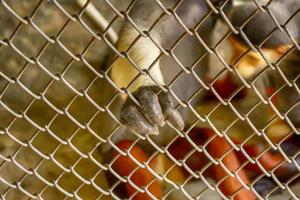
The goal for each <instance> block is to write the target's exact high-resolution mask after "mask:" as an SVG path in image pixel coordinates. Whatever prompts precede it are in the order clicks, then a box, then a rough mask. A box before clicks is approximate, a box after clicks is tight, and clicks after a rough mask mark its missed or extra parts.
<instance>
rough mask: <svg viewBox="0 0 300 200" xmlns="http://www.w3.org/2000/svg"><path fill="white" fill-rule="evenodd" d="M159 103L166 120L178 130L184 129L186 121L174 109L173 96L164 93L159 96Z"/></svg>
mask: <svg viewBox="0 0 300 200" xmlns="http://www.w3.org/2000/svg"><path fill="white" fill-rule="evenodd" d="M159 102H160V105H161V108H162V112H163V114H164V115H165V118H166V119H167V120H168V121H169V122H170V123H171V124H172V125H173V126H174V127H175V128H177V129H178V130H180V131H182V130H183V129H184V121H183V119H182V117H181V115H180V113H179V112H178V111H177V110H176V109H175V108H174V104H173V100H172V97H171V95H169V94H166V93H163V94H160V96H159Z"/></svg>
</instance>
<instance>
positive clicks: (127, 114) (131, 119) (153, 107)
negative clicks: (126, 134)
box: [121, 86, 184, 135]
mask: <svg viewBox="0 0 300 200" xmlns="http://www.w3.org/2000/svg"><path fill="white" fill-rule="evenodd" d="M158 92H159V88H158V87H156V86H141V87H139V88H138V89H137V91H136V92H134V93H133V97H134V98H135V99H136V100H137V102H134V101H133V100H132V99H131V98H130V97H128V98H127V100H126V102H125V104H124V106H123V108H122V110H121V122H122V123H123V124H124V125H126V126H127V127H128V128H129V129H131V130H133V131H135V132H136V133H139V134H141V135H146V134H158V126H163V125H164V124H165V120H167V121H168V122H170V123H171V124H172V126H174V127H175V128H176V129H178V130H180V131H181V130H183V128H184V121H183V120H182V117H181V116H180V114H179V112H178V111H177V110H176V109H175V108H174V104H173V100H172V97H171V95H170V94H168V93H164V92H161V93H159V94H157V93H158ZM138 104H139V105H138Z"/></svg>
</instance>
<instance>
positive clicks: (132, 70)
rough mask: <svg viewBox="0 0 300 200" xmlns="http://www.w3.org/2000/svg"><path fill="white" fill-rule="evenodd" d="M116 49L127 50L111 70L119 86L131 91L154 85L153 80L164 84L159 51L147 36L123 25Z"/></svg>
mask: <svg viewBox="0 0 300 200" xmlns="http://www.w3.org/2000/svg"><path fill="white" fill-rule="evenodd" d="M118 50H119V51H120V52H127V56H125V57H124V58H122V57H118V58H117V60H116V61H115V62H114V64H113V66H112V70H111V77H112V79H113V81H114V82H115V84H116V85H117V86H118V87H119V88H122V87H126V88H127V87H128V89H129V91H131V92H132V91H135V90H136V89H137V88H138V87H139V86H142V85H143V86H145V85H147V86H149V85H154V84H155V82H158V83H160V84H164V81H163V77H162V74H161V71H160V67H159V61H158V58H159V55H160V53H161V52H160V50H159V48H158V47H157V46H156V45H155V44H154V43H153V42H152V41H151V39H150V38H149V37H143V36H140V35H139V32H138V31H137V30H136V29H134V28H133V27H130V26H129V25H125V26H124V28H123V30H122V33H121V35H120V38H119V42H118ZM150 68H151V69H150ZM143 70H144V71H148V70H149V71H148V72H149V74H150V76H151V77H150V76H149V75H147V74H142V71H143ZM136 76H138V78H137V79H135V77H136ZM152 78H153V79H154V80H155V81H153V80H152ZM133 80H134V82H133V83H131V82H132V81H133Z"/></svg>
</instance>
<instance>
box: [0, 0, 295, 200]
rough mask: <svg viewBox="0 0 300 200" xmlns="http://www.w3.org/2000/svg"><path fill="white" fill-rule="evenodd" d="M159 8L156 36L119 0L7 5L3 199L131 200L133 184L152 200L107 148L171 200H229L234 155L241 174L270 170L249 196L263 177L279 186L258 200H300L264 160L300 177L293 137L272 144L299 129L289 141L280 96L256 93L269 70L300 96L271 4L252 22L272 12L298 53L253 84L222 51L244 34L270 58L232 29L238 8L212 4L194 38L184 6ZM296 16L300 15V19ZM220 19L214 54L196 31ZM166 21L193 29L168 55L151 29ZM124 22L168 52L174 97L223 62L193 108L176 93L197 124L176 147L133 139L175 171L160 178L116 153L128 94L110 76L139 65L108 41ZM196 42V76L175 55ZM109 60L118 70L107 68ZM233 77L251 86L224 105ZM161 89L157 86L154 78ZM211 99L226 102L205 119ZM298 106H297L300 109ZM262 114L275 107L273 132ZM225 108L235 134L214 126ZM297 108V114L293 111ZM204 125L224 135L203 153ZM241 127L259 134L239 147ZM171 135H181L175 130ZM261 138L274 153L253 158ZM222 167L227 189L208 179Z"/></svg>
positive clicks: (1, 15) (2, 19)
mask: <svg viewBox="0 0 300 200" xmlns="http://www.w3.org/2000/svg"><path fill="white" fill-rule="evenodd" d="M153 1H155V2H156V4H157V6H158V8H159V9H161V11H162V15H161V16H160V17H159V18H158V19H157V20H156V21H155V22H154V24H153V25H152V26H151V27H150V29H149V30H148V31H143V30H140V29H139V27H138V26H137V25H136V24H135V22H134V21H133V20H132V19H131V17H130V15H129V12H130V11H131V9H132V7H133V6H134V4H135V3H136V2H137V1H135V0H132V1H130V0H128V1H122V2H121V3H120V2H119V1H113V0H111V1H110V0H105V1H100V2H96V1H87V4H86V6H83V7H80V8H78V7H76V4H75V2H73V1H58V0H50V1H43V0H39V1H22V2H17V1H8V0H1V1H0V24H1V25H0V61H1V64H0V65H1V67H0V116H1V117H0V198H1V199H68V198H72V199H111V198H112V199H122V197H120V196H119V194H118V193H117V192H116V191H117V189H116V188H118V187H119V186H120V185H122V184H124V183H129V184H131V185H132V186H133V187H135V189H136V190H137V191H138V192H146V193H148V194H149V195H151V193H150V192H149V191H148V188H147V186H146V187H145V188H139V187H138V186H136V185H135V183H134V182H132V180H131V179H130V176H129V177H122V176H120V175H119V174H118V173H117V172H116V171H115V169H114V168H113V167H112V166H113V164H114V162H115V160H116V159H117V158H118V157H116V158H114V159H112V158H111V159H110V160H109V159H107V158H106V155H103V152H104V151H103V149H104V148H108V149H113V150H115V151H116V152H119V153H120V155H121V154H122V155H128V156H129V157H130V158H131V159H132V160H134V162H136V164H137V166H139V167H141V168H147V169H148V170H149V171H150V172H151V173H152V174H153V176H154V177H155V179H157V180H160V181H164V182H166V184H167V185H168V188H167V189H166V191H164V192H165V193H164V199H172V193H175V194H178V193H180V194H181V195H183V197H185V198H186V199H202V198H207V199H209V198H210V197H209V194H211V192H210V191H213V192H214V193H215V194H217V195H218V196H219V197H220V198H224V199H228V198H229V197H227V196H226V195H224V194H223V192H222V190H221V189H220V188H219V186H220V184H221V183H222V181H223V180H225V179H226V178H228V177H236V178H239V176H238V175H237V173H238V171H239V170H240V169H238V170H237V171H235V172H231V171H230V170H228V169H227V168H226V166H224V164H223V163H222V159H223V158H224V157H225V156H226V155H227V154H228V153H230V152H232V151H234V150H236V151H239V152H241V153H242V154H243V155H244V156H245V157H246V158H247V159H248V160H246V161H245V162H243V163H242V165H241V168H243V167H244V166H246V165H247V164H249V163H252V164H253V163H256V164H257V165H258V166H260V168H261V170H262V173H261V175H260V176H258V177H256V178H255V179H254V180H253V181H252V183H251V184H249V185H247V184H244V183H243V181H241V183H242V184H243V186H244V187H245V188H248V189H250V190H254V188H253V187H254V184H255V183H256V182H257V181H259V179H260V178H262V177H264V176H267V177H272V178H273V179H274V181H275V187H274V189H272V190H271V191H269V192H268V194H267V195H266V196H264V197H263V196H260V195H259V194H258V193H255V194H256V195H257V198H258V199H266V198H271V197H272V196H271V195H272V194H273V193H274V192H275V191H276V190H277V189H283V190H284V191H286V192H287V193H285V195H288V197H284V198H286V199H289V198H290V199H297V198H298V195H299V193H300V191H297V190H293V188H292V187H291V183H292V182H293V181H294V180H296V179H297V178H299V175H300V173H299V172H298V173H296V174H294V176H292V177H291V178H289V180H287V181H285V182H284V183H282V182H280V181H279V180H278V179H277V178H276V174H275V171H276V169H273V170H269V171H268V170H265V169H264V168H263V167H262V165H261V164H260V161H259V159H260V157H261V155H263V153H264V152H268V151H275V152H279V153H280V154H282V155H283V157H284V162H282V163H280V164H278V166H277V168H279V167H280V166H281V165H283V164H285V163H294V164H295V166H297V169H298V171H299V166H298V163H297V161H296V158H297V156H298V154H299V152H298V153H296V154H295V155H290V154H287V152H285V151H284V150H282V148H281V146H280V145H281V144H282V143H283V142H284V141H285V140H287V138H288V136H286V137H285V138H284V139H282V140H281V141H280V142H278V143H273V142H272V141H271V140H270V139H269V138H268V135H267V133H266V130H267V128H268V127H269V126H271V125H272V124H273V123H274V121H276V119H278V118H279V119H283V120H286V121H287V123H288V124H289V126H290V127H291V132H290V133H289V134H288V135H292V134H293V133H296V134H299V131H298V129H297V128H295V127H294V126H293V124H291V122H290V121H289V119H288V117H287V113H288V112H286V113H283V112H282V111H281V110H279V109H278V108H277V107H276V105H274V103H273V101H272V99H273V96H269V97H266V96H265V95H264V94H262V92H261V90H260V88H259V87H258V86H257V83H258V82H259V80H260V79H261V78H263V77H265V74H266V73H268V71H269V70H273V71H275V72H277V73H278V74H279V76H280V77H281V78H282V80H283V84H282V85H281V86H280V87H278V88H276V90H277V91H275V92H274V93H273V95H275V94H276V93H277V92H280V91H281V90H282V89H283V88H285V87H292V88H294V89H295V90H294V92H299V91H300V90H299V86H298V85H297V79H298V75H295V77H296V78H295V79H294V80H290V79H289V78H288V77H286V76H285V74H284V73H283V72H282V69H281V68H280V64H281V62H283V61H284V60H285V58H286V56H287V55H288V54H289V53H290V52H291V51H299V44H298V42H297V40H296V39H295V38H294V37H293V35H292V34H291V33H290V32H289V31H288V29H287V28H286V27H285V25H279V23H278V22H277V21H276V18H275V17H274V16H273V14H272V11H271V10H270V9H269V7H268V4H262V3H261V2H260V1H258V0H253V3H254V4H255V5H256V6H257V10H256V11H255V12H254V13H253V15H252V16H250V18H251V17H253V16H255V14H256V13H257V12H267V13H268V14H269V15H270V17H271V18H272V20H273V21H274V24H276V25H277V26H278V29H279V30H281V31H282V32H284V33H286V34H287V35H288V36H289V37H290V39H291V41H292V42H293V46H292V47H291V48H290V50H289V51H288V52H287V53H286V55H283V56H282V58H281V60H279V61H278V62H277V63H269V62H268V61H266V62H267V63H268V67H267V68H266V69H264V70H262V72H261V73H259V74H258V75H257V76H256V77H255V78H254V79H253V80H252V81H249V80H246V79H244V78H243V77H242V76H241V75H240V74H239V72H238V71H237V70H236V69H235V68H234V65H232V64H229V63H228V61H227V60H226V59H225V58H223V55H222V52H221V50H220V49H221V46H222V45H223V43H225V42H226V41H227V39H228V37H229V36H230V35H232V34H240V35H241V36H242V37H243V38H244V39H245V41H246V43H247V44H248V45H249V50H253V51H256V52H259V53H260V54H261V56H262V57H265V56H264V52H263V51H262V50H261V47H260V46H255V45H253V44H251V41H250V40H249V39H248V38H247V37H246V36H245V35H244V34H243V29H242V27H243V26H242V27H235V26H233V25H232V24H231V21H230V19H229V18H228V16H227V15H226V14H225V12H224V10H223V8H224V6H225V5H226V4H228V3H229V1H225V2H224V5H222V6H219V7H215V6H213V4H212V3H211V2H210V1H209V0H207V1H206V2H207V3H208V5H209V6H210V9H211V10H210V12H208V14H207V16H206V17H204V18H203V19H202V20H201V21H199V22H197V26H195V27H194V28H193V29H189V28H188V27H187V26H186V25H185V24H184V22H183V21H182V20H181V19H180V18H179V17H178V16H177V13H176V9H177V7H178V6H180V4H181V3H182V1H178V3H177V4H175V5H174V6H173V7H166V6H165V5H164V4H163V3H162V2H160V1H159V0H153ZM89 3H94V4H95V5H96V7H97V8H98V9H99V10H100V12H102V14H103V16H104V17H106V18H107V22H108V25H107V26H106V27H105V29H104V30H99V28H98V27H97V26H96V25H97V24H96V25H95V24H93V23H92V22H91V20H90V19H89V14H86V13H85V12H86V9H87V8H88V6H87V5H88V4H89ZM297 13H298V11H296V13H295V15H296V14H297ZM213 14H217V15H218V17H219V18H220V19H222V21H223V23H224V24H225V26H226V27H227V32H226V33H224V35H222V36H221V37H219V39H218V41H216V42H215V44H214V45H213V47H210V46H208V45H206V43H205V41H203V40H202V39H201V37H200V36H199V35H198V33H197V30H198V28H199V27H200V26H201V24H202V23H203V22H204V21H205V20H207V18H208V17H210V16H211V15H213ZM165 15H166V16H167V15H170V16H174V18H175V19H176V21H177V22H178V24H179V25H180V26H181V27H182V29H183V30H184V32H183V34H181V35H180V36H179V38H177V40H176V42H175V43H174V44H173V45H172V46H171V47H170V49H167V50H166V49H164V48H163V47H161V46H159V44H158V43H157V42H156V41H155V39H153V38H152V36H151V30H152V29H153V28H154V27H155V24H156V23H158V22H159V21H160V20H161V18H163V16H165ZM291 17H292V16H291ZM250 18H249V20H250ZM124 22H127V23H129V24H131V25H132V27H134V28H136V29H137V31H138V33H139V36H138V37H137V38H136V39H135V40H134V41H133V43H132V46H134V43H135V42H136V41H137V40H139V38H141V37H145V38H150V39H151V41H152V42H153V44H155V45H156V46H157V47H158V48H159V49H160V51H161V54H160V55H159V57H158V58H157V59H156V60H155V62H158V61H159V60H160V58H161V57H163V56H169V57H171V58H173V59H174V61H175V62H176V63H177V64H178V65H179V66H180V67H181V69H180V71H181V72H180V73H179V74H178V75H177V76H176V77H175V78H174V79H173V80H172V81H170V83H169V84H168V85H161V84H159V83H157V82H156V83H157V84H158V86H159V87H160V88H161V89H163V90H165V91H171V92H172V90H171V89H170V88H172V86H173V84H174V83H175V82H176V81H177V79H178V77H179V76H180V74H182V73H191V74H193V75H194V76H197V75H196V72H195V69H196V66H197V64H198V63H199V62H201V60H202V59H204V57H208V56H210V57H214V58H216V60H218V62H219V63H220V64H221V66H222V67H221V68H222V69H220V71H219V72H216V73H217V74H215V75H214V76H213V77H212V80H211V82H210V83H208V82H206V81H204V80H202V79H201V77H196V78H198V79H199V81H200V83H201V87H199V90H198V91H197V92H196V93H195V94H194V95H192V96H191V97H190V98H189V99H188V100H187V101H182V100H181V99H180V97H178V96H177V94H175V93H172V96H173V97H174V98H175V99H176V100H177V101H178V108H179V107H182V108H186V109H189V110H190V111H191V112H193V113H194V116H195V118H196V119H195V120H194V122H193V123H191V124H189V126H188V128H186V129H185V130H184V131H181V132H180V131H178V130H175V132H176V135H175V136H174V137H173V138H172V139H171V140H170V143H169V144H159V143H157V142H156V141H155V140H154V139H153V138H152V137H150V136H142V135H139V134H137V133H134V134H136V135H135V136H134V137H135V140H134V143H140V142H144V143H147V144H146V145H148V146H151V148H152V149H153V151H152V154H151V157H152V158H154V157H155V156H156V155H159V154H164V155H165V156H166V157H167V158H168V159H169V160H170V161H171V162H172V165H171V166H170V168H169V169H168V170H167V171H166V172H165V174H164V175H161V174H158V173H157V172H156V171H155V170H153V169H152V168H151V167H150V164H149V162H150V160H149V161H148V162H145V163H139V162H138V161H137V160H135V158H134V157H133V156H132V155H131V154H128V152H123V151H122V150H120V149H119V148H118V146H117V145H116V144H115V140H114V138H115V137H118V135H119V134H120V133H119V132H120V131H121V130H122V129H124V128H125V127H124V126H123V125H122V124H121V123H120V120H119V113H118V112H117V111H116V110H118V109H117V108H119V107H120V106H122V105H121V103H122V96H123V94H124V93H129V92H128V90H127V88H118V86H117V85H116V84H115V83H114V81H113V80H112V79H111V77H110V76H109V72H110V70H111V67H112V63H114V61H115V60H116V59H117V58H118V57H125V58H127V59H128V60H130V59H131V58H130V56H129V54H128V52H120V51H119V50H118V49H117V46H116V44H115V42H114V41H112V40H111V36H110V35H109V34H110V33H111V32H112V29H115V30H117V31H118V30H120V28H121V26H122V24H123V23H124ZM274 31H275V30H274ZM270 35H271V33H270ZM189 36H192V37H195V38H197V40H198V42H199V44H201V45H203V46H204V48H205V49H206V52H205V54H203V55H201V56H200V57H199V58H198V59H197V60H195V61H194V63H193V64H192V66H191V67H190V68H187V67H186V66H184V65H183V64H182V63H181V61H180V59H179V58H178V57H176V53H175V50H176V47H177V45H178V44H179V43H180V42H181V41H182V40H184V39H185V38H186V37H189ZM114 38H115V37H114ZM266 39H267V38H266ZM128 51H130V48H129V49H128ZM110 55H113V56H110ZM111 57H113V58H111ZM107 60H110V61H109V62H107ZM104 63H105V65H106V67H101V64H102V65H104ZM131 63H132V65H133V67H135V68H136V69H137V71H138V72H139V76H140V75H143V74H144V75H147V74H148V75H149V74H151V73H150V70H151V67H150V68H149V69H140V67H139V66H138V65H137V64H135V63H134V62H131ZM225 72H228V73H230V74H232V75H233V76H235V77H237V79H238V80H239V81H240V82H241V83H242V84H241V85H240V86H239V88H238V89H237V90H236V91H235V92H233V93H232V94H231V96H230V97H229V98H227V99H223V98H222V97H221V96H220V95H219V93H218V92H217V91H216V90H215V88H214V84H215V82H216V81H217V80H219V79H220V77H222V76H223V74H224V73H225ZM136 78H138V77H136ZM153 81H154V82H155V79H153ZM132 82H134V80H132ZM242 90H251V91H252V93H253V95H254V96H255V98H254V99H255V101H256V102H254V103H253V104H252V106H251V108H250V109H249V110H247V111H245V112H243V111H241V110H239V108H238V107H236V105H235V103H234V101H233V99H234V98H235V96H237V95H238V93H239V92H240V91H242ZM208 91H210V92H211V93H212V94H213V95H214V96H215V97H216V98H217V99H218V102H217V103H215V104H214V105H212V106H211V108H210V110H209V111H208V112H205V114H203V113H199V112H198V111H197V108H195V107H193V106H192V102H193V101H194V100H195V99H196V98H197V96H198V95H199V94H200V93H204V92H208ZM129 96H130V95H129ZM297 104H298V103H295V105H294V106H296V105H297ZM260 107H268V108H269V109H272V110H273V111H274V113H275V114H274V115H273V118H272V119H270V120H269V121H268V123H267V124H265V125H264V126H263V127H259V128H258V127H256V124H255V123H254V122H253V118H252V116H251V115H252V114H253V113H255V110H257V109H260ZM223 108H224V109H225V110H227V112H229V113H231V116H233V117H232V118H231V121H230V120H229V121H228V123H227V127H226V128H220V127H219V126H218V125H216V124H215V120H212V118H213V116H214V114H215V113H217V112H218V109H223ZM292 108H293V106H292V107H291V108H290V109H292ZM199 123H206V124H207V126H209V127H210V128H211V129H213V130H214V131H215V132H216V135H214V136H213V137H211V138H209V140H208V141H206V142H205V143H204V144H203V145H197V144H196V143H195V142H194V141H193V140H192V139H191V138H190V137H189V132H190V131H191V130H192V129H193V128H194V127H196V125H197V124H199ZM238 124H245V125H246V126H247V127H250V128H252V130H253V131H252V133H251V135H249V136H248V137H247V138H246V139H245V140H244V141H242V142H241V143H240V144H235V143H234V142H233V141H232V139H231V137H230V136H228V135H229V132H230V129H231V128H232V127H234V126H237V125H238ZM166 126H170V127H172V125H171V124H169V123H168V125H166ZM257 135H259V136H260V137H261V138H264V140H265V141H266V143H267V145H266V147H265V149H264V151H263V152H261V154H260V155H258V156H256V157H251V156H249V155H248V153H247V152H246V151H245V150H244V145H246V143H247V141H249V140H250V139H251V138H252V137H255V136H257ZM218 136H220V137H222V138H225V139H226V141H227V142H228V144H230V145H231V149H230V150H229V151H228V152H226V154H224V155H223V156H222V157H221V158H214V157H213V156H211V155H210V152H209V151H208V145H209V143H210V142H211V141H212V140H214V139H215V138H216V137H218ZM180 138H185V139H186V141H188V142H189V143H190V144H191V145H192V146H193V150H192V151H191V152H189V153H188V154H187V155H186V156H185V157H184V158H183V159H182V160H177V159H176V158H174V156H173V155H172V154H171V153H170V152H169V150H168V149H169V147H170V145H171V144H172V143H173V142H174V141H176V140H177V139H180ZM195 152H201V153H204V155H205V156H206V157H207V160H208V162H207V164H206V165H205V166H204V167H203V168H202V169H201V170H200V171H193V170H192V169H190V167H189V165H188V164H187V161H188V160H189V158H190V156H191V155H192V154H193V153H195ZM213 165H221V167H222V168H223V169H224V170H225V171H226V172H227V174H228V175H227V176H226V177H224V179H223V180H220V181H219V182H214V181H212V180H211V179H209V178H207V176H206V175H205V173H206V171H207V169H208V168H210V167H211V166H213ZM176 166H179V167H182V168H184V169H185V170H186V171H187V172H188V175H187V176H186V178H185V181H184V182H183V183H181V184H177V183H176V182H174V181H172V180H171V179H170V178H168V173H169V171H171V170H172V168H174V167H176ZM108 173H109V174H110V175H111V176H113V177H114V179H116V181H115V182H114V183H113V184H109V183H108V182H107V174H108ZM132 173H133V172H132ZM153 181H154V180H153ZM193 182H196V183H199V185H198V186H196V187H197V188H198V190H197V192H196V193H191V191H190V190H189V189H187V187H188V185H190V184H193ZM200 182H201V184H200ZM151 183H152V182H150V183H149V184H148V186H149V185H151ZM236 192H238V191H236ZM234 195H235V194H233V196H234ZM153 198H155V197H153ZM211 198H215V197H211Z"/></svg>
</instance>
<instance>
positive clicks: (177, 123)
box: [166, 109, 184, 131]
mask: <svg viewBox="0 0 300 200" xmlns="http://www.w3.org/2000/svg"><path fill="white" fill-rule="evenodd" d="M166 119H167V120H168V121H169V122H170V123H171V124H172V125H173V126H174V127H175V128H177V129H178V130H180V131H182V130H183V129H184V121H183V119H182V117H181V115H180V113H179V112H178V111H177V110H176V109H170V110H167V111H166Z"/></svg>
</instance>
